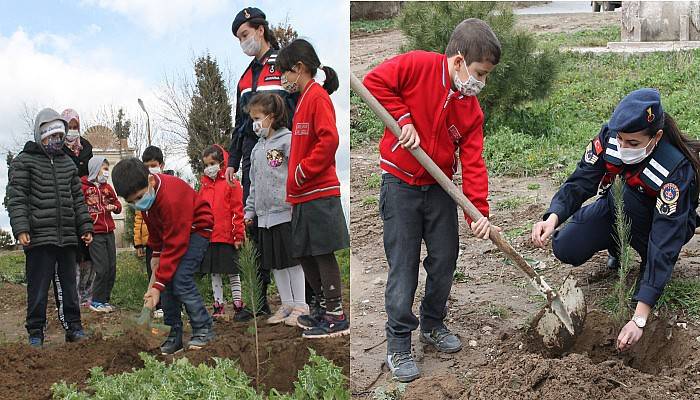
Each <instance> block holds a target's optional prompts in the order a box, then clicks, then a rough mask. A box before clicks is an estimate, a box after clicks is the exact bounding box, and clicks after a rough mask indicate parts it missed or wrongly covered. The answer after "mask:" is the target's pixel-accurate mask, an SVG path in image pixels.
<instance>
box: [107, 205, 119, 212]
mask: <svg viewBox="0 0 700 400" xmlns="http://www.w3.org/2000/svg"><path fill="white" fill-rule="evenodd" d="M105 209H106V210H107V211H114V210H116V209H117V206H115V205H113V204H107V205H106V206H105Z"/></svg>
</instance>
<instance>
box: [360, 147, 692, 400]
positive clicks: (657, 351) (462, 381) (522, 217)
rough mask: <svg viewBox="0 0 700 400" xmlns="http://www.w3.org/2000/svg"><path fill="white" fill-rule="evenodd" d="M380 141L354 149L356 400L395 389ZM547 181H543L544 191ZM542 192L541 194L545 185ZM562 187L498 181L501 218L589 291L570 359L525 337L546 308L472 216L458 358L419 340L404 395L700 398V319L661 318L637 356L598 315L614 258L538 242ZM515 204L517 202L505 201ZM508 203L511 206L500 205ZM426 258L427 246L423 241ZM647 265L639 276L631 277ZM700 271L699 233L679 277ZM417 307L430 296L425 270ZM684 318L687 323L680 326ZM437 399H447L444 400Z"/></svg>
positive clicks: (555, 269) (452, 309)
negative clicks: (567, 259)
mask: <svg viewBox="0 0 700 400" xmlns="http://www.w3.org/2000/svg"><path fill="white" fill-rule="evenodd" d="M377 161H378V155H377V154H376V151H375V149H374V148H363V149H353V152H352V156H351V163H352V170H353V174H352V177H351V193H352V195H351V231H352V233H351V246H352V249H353V259H352V263H351V286H352V299H351V314H352V334H351V346H350V362H351V365H352V373H351V374H352V375H351V376H352V379H351V383H350V385H351V389H352V392H353V396H354V398H371V393H373V391H374V389H375V388H377V387H380V386H386V385H390V381H391V376H390V374H389V373H388V371H387V369H386V367H385V366H383V362H384V358H385V354H386V345H385V342H384V340H383V339H384V323H385V321H386V314H385V312H384V285H385V284H386V274H387V264H386V260H385V257H384V250H383V247H382V233H381V232H382V223H381V220H380V218H379V213H378V206H377V204H376V203H375V202H372V201H369V200H367V199H370V198H373V197H374V198H376V196H378V193H379V189H369V188H367V184H366V180H367V177H369V176H370V175H371V174H379V173H381V172H380V170H379V168H378V162H377ZM536 187H537V188H536ZM535 188H536V189H535ZM555 190H556V187H555V185H554V183H553V182H552V179H551V178H550V177H547V176H542V177H528V178H500V177H497V178H492V179H490V198H489V203H490V204H491V205H492V207H493V211H492V213H493V218H492V219H493V222H494V223H495V224H496V225H498V226H500V227H502V228H503V229H504V231H505V234H506V237H507V238H508V239H509V241H510V243H511V244H512V245H513V246H514V247H515V249H516V250H517V251H518V252H520V253H521V254H522V255H523V256H524V257H525V258H526V259H528V260H529V261H531V262H533V261H534V262H537V264H536V266H535V268H536V269H537V270H538V272H539V273H541V274H542V275H543V276H544V277H545V278H546V280H547V282H549V283H550V284H552V285H555V286H557V285H559V284H560V283H561V282H562V281H563V280H564V278H565V277H566V276H567V275H568V274H569V273H571V274H573V277H574V278H575V279H576V280H577V281H578V282H579V285H580V286H581V287H582V288H583V290H584V293H585V295H586V300H587V304H588V308H589V315H588V317H587V322H586V328H585V329H586V330H585V332H584V333H583V335H582V336H581V337H582V339H579V340H578V341H577V343H576V345H575V346H574V348H573V349H572V350H571V351H570V353H569V354H567V355H565V356H564V357H562V358H552V359H549V358H547V356H546V355H542V354H539V353H540V351H539V349H538V347H537V346H534V345H532V344H531V342H530V336H529V335H528V334H527V333H526V330H527V329H526V328H527V327H528V325H529V322H530V318H532V316H533V315H535V314H536V313H537V311H538V310H539V309H540V307H541V306H542V305H543V302H542V300H541V299H540V297H539V296H538V295H537V293H536V292H535V291H534V290H533V289H532V288H531V287H530V285H529V284H528V283H527V281H526V280H525V279H524V278H523V275H522V274H521V273H520V272H519V271H518V270H517V269H516V268H515V267H514V266H513V265H512V264H510V263H509V262H508V261H506V260H505V258H504V256H503V255H502V254H501V253H500V252H499V251H497V250H495V249H494V247H493V246H492V245H491V244H490V242H486V241H480V240H477V239H474V238H473V237H471V236H470V234H469V233H468V229H467V226H466V224H465V223H464V222H463V221H462V223H461V229H460V232H461V234H460V253H459V258H458V262H457V269H458V279H457V280H456V282H455V284H454V286H453V288H452V293H451V296H450V300H449V313H448V316H447V320H446V323H447V325H448V326H449V327H450V328H451V329H452V330H453V331H455V333H457V335H458V336H459V337H460V338H461V340H462V341H463V342H464V345H465V347H464V349H463V350H462V351H460V352H459V353H456V354H451V355H447V354H442V353H437V352H436V351H435V350H434V349H432V348H429V347H426V346H424V345H423V344H421V343H419V342H418V340H417V339H418V338H417V335H414V338H413V343H414V345H413V352H414V355H415V356H416V359H417V361H418V364H419V368H420V369H421V371H422V376H423V378H421V379H419V380H417V381H415V382H414V383H412V384H410V385H409V386H408V390H407V392H406V395H405V396H404V397H403V399H425V398H428V397H427V396H428V395H430V398H433V399H493V398H499V397H500V398H505V399H550V398H551V399H554V398H557V399H580V398H582V397H581V396H585V397H583V398H613V397H615V398H618V399H633V398H638V396H639V395H640V394H644V395H647V396H651V397H650V398H658V399H690V398H699V399H700V365H698V364H697V363H698V362H700V326H698V324H697V322H696V321H688V320H687V319H686V318H685V316H683V315H677V316H672V317H671V318H672V320H673V321H672V322H669V321H668V320H667V319H665V318H664V319H661V318H657V319H655V320H654V322H653V323H651V322H650V326H649V327H648V328H646V330H645V335H644V337H643V340H642V341H641V342H640V343H639V344H638V345H637V346H636V347H635V348H634V350H632V351H631V352H629V353H628V354H623V355H619V354H617V352H616V350H615V349H614V340H615V338H616V337H617V334H618V330H617V329H616V328H614V326H613V323H612V322H611V321H610V320H609V319H608V317H607V314H604V313H603V312H602V311H600V310H599V302H600V300H601V298H602V297H604V296H606V295H607V294H608V293H609V292H610V288H611V286H612V284H613V283H614V280H615V279H616V277H615V276H612V275H611V274H609V273H608V272H607V271H606V269H605V267H604V264H605V257H606V255H605V254H604V253H600V254H598V255H596V256H594V257H593V259H592V260H590V261H589V262H587V263H586V264H584V265H582V266H579V267H571V266H566V265H561V264H560V263H559V262H558V261H557V260H556V259H555V258H554V257H553V256H552V254H551V250H549V249H547V250H542V249H538V248H535V247H533V246H532V245H531V244H530V242H529V234H530V229H531V226H532V224H533V223H534V222H535V221H537V220H538V219H539V218H540V216H541V215H542V213H543V212H544V211H545V209H546V207H547V205H548V202H549V200H550V199H551V196H552V195H553V194H554V192H555ZM506 200H507V201H506ZM504 201H505V202H504ZM499 204H500V206H499ZM422 254H423V256H424V255H425V248H423V253H422ZM636 273H637V271H633V273H632V275H633V276H632V279H633V278H634V277H636ZM699 275H700V239H699V238H697V237H696V238H694V239H693V240H691V242H690V243H689V244H688V245H686V247H685V248H684V250H683V252H682V254H681V258H680V260H679V262H678V264H677V266H676V269H675V271H674V277H685V276H699ZM420 281H421V283H420V284H419V289H418V292H417V293H416V302H415V304H414V312H415V313H416V314H417V313H418V306H419V302H420V299H421V298H422V296H423V285H424V282H425V273H424V271H423V270H421V273H420ZM679 323H685V325H684V326H685V327H683V325H680V326H679V325H678V324H679ZM436 396H437V397H436Z"/></svg>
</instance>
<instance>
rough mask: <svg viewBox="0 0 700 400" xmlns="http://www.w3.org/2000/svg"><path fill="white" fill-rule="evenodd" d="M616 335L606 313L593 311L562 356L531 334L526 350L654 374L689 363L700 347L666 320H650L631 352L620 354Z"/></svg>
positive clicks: (616, 332) (616, 329)
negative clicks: (615, 363) (618, 363)
mask: <svg viewBox="0 0 700 400" xmlns="http://www.w3.org/2000/svg"><path fill="white" fill-rule="evenodd" d="M619 332H620V328H618V327H616V326H615V324H614V322H613V321H612V320H611V319H610V317H609V316H608V315H607V314H605V313H604V312H601V311H597V310H594V311H591V312H590V313H588V316H587V317H586V323H585V325H584V329H583V332H582V333H581V335H579V336H578V337H576V338H575V339H574V340H573V345H572V346H571V347H570V349H569V350H568V351H567V352H565V353H564V354H553V353H551V352H550V351H548V350H547V349H545V348H544V347H543V346H542V342H541V341H538V339H537V337H535V336H534V335H530V337H529V340H528V342H529V343H528V350H529V351H530V352H533V353H538V354H541V355H543V356H544V357H546V358H561V357H563V356H566V355H569V354H583V355H586V356H588V358H590V360H591V362H593V363H594V364H599V363H602V362H606V361H618V360H621V361H622V362H623V363H624V365H626V366H629V367H631V368H634V369H637V370H639V371H642V372H646V373H648V374H652V375H657V374H659V373H661V372H662V371H663V370H665V369H670V368H678V367H683V366H685V365H686V364H688V363H689V362H690V361H692V357H691V355H692V354H694V353H695V351H696V350H697V348H698V347H699V346H698V345H700V343H698V342H697V341H696V340H695V338H693V337H692V336H691V335H689V334H688V332H687V331H685V330H683V329H681V328H678V327H676V326H674V325H673V324H669V322H668V321H667V320H664V319H651V320H650V321H649V322H648V324H647V326H646V327H645V328H644V335H643V336H642V338H641V340H640V341H639V342H637V344H636V345H635V346H634V347H633V348H632V349H631V350H628V351H626V352H624V353H620V352H618V351H617V348H616V345H617V335H618V334H619Z"/></svg>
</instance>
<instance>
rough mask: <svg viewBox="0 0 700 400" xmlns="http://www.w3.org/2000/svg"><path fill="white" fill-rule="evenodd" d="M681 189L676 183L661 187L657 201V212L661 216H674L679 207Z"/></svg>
mask: <svg viewBox="0 0 700 400" xmlns="http://www.w3.org/2000/svg"><path fill="white" fill-rule="evenodd" d="M680 193H681V191H680V189H679V188H678V185H676V184H675V183H667V184H665V185H663V186H662V187H661V192H660V193H659V198H658V199H656V210H657V211H658V212H659V214H661V215H673V214H674V213H675V212H676V208H677V206H678V198H679V197H680Z"/></svg>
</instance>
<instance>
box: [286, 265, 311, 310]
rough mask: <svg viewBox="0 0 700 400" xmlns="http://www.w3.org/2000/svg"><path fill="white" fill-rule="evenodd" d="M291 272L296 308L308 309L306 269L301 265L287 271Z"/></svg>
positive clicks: (290, 277) (290, 278)
mask: <svg viewBox="0 0 700 400" xmlns="http://www.w3.org/2000/svg"><path fill="white" fill-rule="evenodd" d="M286 270H287V271H289V280H290V282H291V284H292V297H293V299H294V307H306V281H305V280H304V269H303V268H302V267H301V265H296V266H294V267H290V268H287V269H286Z"/></svg>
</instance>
